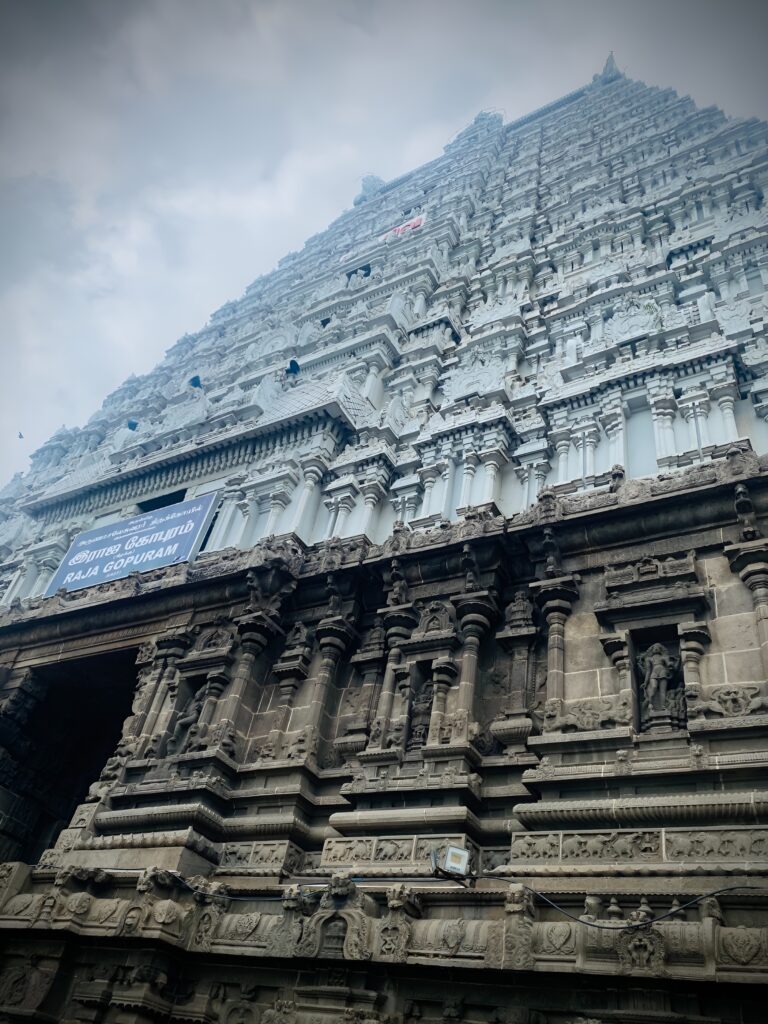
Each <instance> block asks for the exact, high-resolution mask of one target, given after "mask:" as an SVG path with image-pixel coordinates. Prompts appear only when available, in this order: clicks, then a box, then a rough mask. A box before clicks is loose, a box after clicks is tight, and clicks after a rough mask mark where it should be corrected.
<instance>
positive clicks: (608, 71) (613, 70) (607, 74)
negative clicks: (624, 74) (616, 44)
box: [600, 50, 621, 82]
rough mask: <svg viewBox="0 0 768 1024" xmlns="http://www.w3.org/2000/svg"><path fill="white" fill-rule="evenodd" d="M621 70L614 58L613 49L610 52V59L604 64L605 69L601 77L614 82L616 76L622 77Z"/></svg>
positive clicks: (605, 80)
mask: <svg viewBox="0 0 768 1024" xmlns="http://www.w3.org/2000/svg"><path fill="white" fill-rule="evenodd" d="M620 77H621V72H620V71H619V69H618V68H617V67H616V61H615V60H614V59H613V50H611V52H610V53H609V54H608V59H607V60H606V62H605V64H604V65H603V70H602V72H601V74H600V78H601V79H602V80H603V81H604V82H612V81H613V79H614V78H620Z"/></svg>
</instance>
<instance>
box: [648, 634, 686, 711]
mask: <svg viewBox="0 0 768 1024" xmlns="http://www.w3.org/2000/svg"><path fill="white" fill-rule="evenodd" d="M637 665H638V668H639V670H640V694H641V701H640V727H641V728H642V729H649V728H652V727H654V726H657V725H663V724H669V725H672V726H674V727H675V728H683V727H684V726H685V722H686V706H685V693H684V690H683V687H682V685H681V681H680V679H679V673H678V670H679V668H680V659H679V657H677V655H673V654H671V653H670V652H669V650H668V649H667V648H666V647H665V646H664V644H661V643H655V644H651V646H650V647H649V648H648V649H647V650H646V651H644V652H643V653H642V654H640V655H639V656H638V659H637Z"/></svg>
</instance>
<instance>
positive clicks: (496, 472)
mask: <svg viewBox="0 0 768 1024" xmlns="http://www.w3.org/2000/svg"><path fill="white" fill-rule="evenodd" d="M480 458H481V460H482V463H483V467H484V474H485V479H484V481H483V497H482V504H484V505H485V504H490V503H491V502H492V503H493V504H496V503H497V502H498V500H499V476H500V473H501V467H502V465H503V463H504V461H506V460H505V459H504V457H503V456H502V455H501V453H500V452H488V453H485V454H483V455H481V456H480Z"/></svg>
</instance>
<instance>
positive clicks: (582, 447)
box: [573, 424, 600, 483]
mask: <svg viewBox="0 0 768 1024" xmlns="http://www.w3.org/2000/svg"><path fill="white" fill-rule="evenodd" d="M599 437H600V434H599V432H598V429H597V426H596V425H595V424H590V425H589V426H587V427H582V428H581V429H580V430H578V431H576V432H575V433H574V437H573V441H574V444H575V445H576V449H577V451H578V453H579V475H580V477H581V479H582V482H583V483H585V482H587V481H592V480H593V479H594V476H595V449H596V448H597V442H598V440H599Z"/></svg>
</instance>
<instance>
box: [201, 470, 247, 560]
mask: <svg viewBox="0 0 768 1024" xmlns="http://www.w3.org/2000/svg"><path fill="white" fill-rule="evenodd" d="M244 480H245V477H244V476H236V477H230V478H229V479H228V480H227V488H226V489H225V491H224V494H223V495H222V499H221V507H220V508H219V514H218V516H217V517H216V522H215V523H214V526H213V529H212V530H211V536H210V539H209V541H208V550H209V551H218V550H219V549H220V548H223V547H229V546H230V545H231V546H235V545H236V544H237V542H238V540H239V539H240V538H239V536H235V523H236V520H237V518H238V516H239V503H240V502H241V501H243V500H244V498H245V492H244V491H243V490H242V488H241V486H240V485H241V484H242V483H243V481H244ZM238 532H242V529H241V530H240V531H238Z"/></svg>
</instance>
